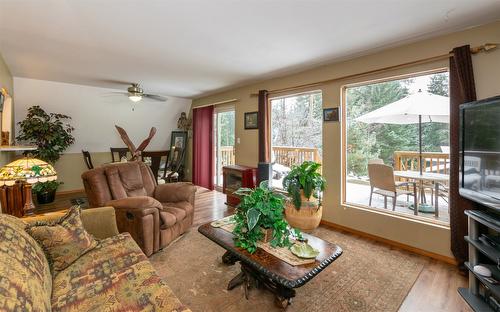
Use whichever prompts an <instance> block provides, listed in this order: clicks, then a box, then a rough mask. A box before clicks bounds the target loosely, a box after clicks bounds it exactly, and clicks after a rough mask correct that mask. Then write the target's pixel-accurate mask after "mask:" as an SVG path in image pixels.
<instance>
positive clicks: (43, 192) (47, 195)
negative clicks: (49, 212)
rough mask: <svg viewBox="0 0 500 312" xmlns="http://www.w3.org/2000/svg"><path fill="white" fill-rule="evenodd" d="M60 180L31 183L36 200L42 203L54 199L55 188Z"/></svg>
mask: <svg viewBox="0 0 500 312" xmlns="http://www.w3.org/2000/svg"><path fill="white" fill-rule="evenodd" d="M60 184H62V182H57V181H47V182H39V183H36V184H35V185H33V188H32V189H33V192H35V194H36V202H37V203H39V204H41V205H43V204H48V203H51V202H53V201H54V199H55V196H56V190H57V188H58V187H59V185H60Z"/></svg>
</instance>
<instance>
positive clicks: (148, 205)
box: [82, 161, 196, 256]
mask: <svg viewBox="0 0 500 312" xmlns="http://www.w3.org/2000/svg"><path fill="white" fill-rule="evenodd" d="M82 180H83V185H84V187H85V192H86V193H87V197H88V200H89V205H90V207H102V206H113V207H114V208H115V210H116V221H117V225H118V230H119V231H120V232H128V233H130V235H131V236H132V237H133V238H134V240H135V241H136V242H137V244H138V245H139V246H140V247H141V249H142V250H143V252H144V253H145V254H146V255H147V256H150V255H151V254H153V253H154V252H157V251H158V250H160V249H161V248H163V247H165V246H167V245H168V244H169V243H170V242H172V241H173V240H174V239H176V238H177V237H179V236H180V235H181V234H183V233H184V232H186V231H187V230H188V229H189V228H190V227H191V225H192V224H193V215H194V194H195V192H196V188H195V187H194V186H193V185H192V184H190V183H182V182H181V183H169V184H161V185H158V183H157V181H156V179H155V177H154V176H153V173H152V171H151V169H150V168H149V167H148V166H147V165H146V164H144V163H143V162H140V161H132V162H127V163H113V164H107V165H103V166H101V167H98V168H95V169H92V170H89V171H87V172H84V173H83V174H82Z"/></svg>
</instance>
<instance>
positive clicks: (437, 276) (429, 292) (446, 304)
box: [40, 188, 472, 312]
mask: <svg viewBox="0 0 500 312" xmlns="http://www.w3.org/2000/svg"><path fill="white" fill-rule="evenodd" d="M81 196H85V193H74V194H66V195H63V196H59V197H58V198H56V201H55V202H54V203H53V204H51V205H47V206H45V207H40V208H41V209H40V210H43V212H49V211H54V210H60V209H65V208H68V207H69V206H71V203H70V200H71V199H72V198H75V197H81ZM225 201H226V196H225V195H224V194H222V193H220V192H217V191H209V190H206V189H202V188H199V189H198V192H197V195H196V203H195V214H194V225H193V226H195V227H198V226H200V225H201V224H204V223H206V222H210V221H213V220H216V219H220V218H223V217H225V216H227V215H230V214H232V213H233V211H234V209H233V208H228V206H227V205H225ZM344 233H345V232H344ZM349 235H353V236H356V235H354V234H349ZM359 239H363V240H367V241H372V243H373V244H374V245H380V244H383V243H380V242H376V241H374V240H371V239H369V238H364V237H363V238H361V237H359ZM391 248H396V247H391ZM405 252H407V251H405ZM422 258H425V259H426V261H427V264H426V265H425V267H424V269H423V270H422V272H421V273H420V276H419V277H418V279H417V280H416V282H415V284H414V285H413V287H412V289H411V290H410V292H409V293H408V296H407V297H406V299H405V300H404V302H403V304H402V305H401V307H400V310H399V311H402V312H434V311H436V312H446V311H450V312H451V311H453V312H458V311H466V312H470V311H472V309H470V308H469V307H468V305H467V304H466V303H465V302H464V301H463V300H462V298H461V297H460V295H459V294H458V292H457V288H458V287H463V286H466V285H467V278H466V277H464V276H462V275H460V274H459V273H458V270H457V269H456V267H454V266H452V265H449V264H447V263H444V262H440V261H437V260H434V259H431V258H426V257H422Z"/></svg>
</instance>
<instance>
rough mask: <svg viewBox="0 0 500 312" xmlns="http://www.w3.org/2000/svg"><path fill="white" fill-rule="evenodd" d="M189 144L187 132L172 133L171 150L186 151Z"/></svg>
mask: <svg viewBox="0 0 500 312" xmlns="http://www.w3.org/2000/svg"><path fill="white" fill-rule="evenodd" d="M186 143H187V131H172V134H171V136H170V148H171V149H172V148H173V147H175V148H176V149H182V150H184V149H185V148H186Z"/></svg>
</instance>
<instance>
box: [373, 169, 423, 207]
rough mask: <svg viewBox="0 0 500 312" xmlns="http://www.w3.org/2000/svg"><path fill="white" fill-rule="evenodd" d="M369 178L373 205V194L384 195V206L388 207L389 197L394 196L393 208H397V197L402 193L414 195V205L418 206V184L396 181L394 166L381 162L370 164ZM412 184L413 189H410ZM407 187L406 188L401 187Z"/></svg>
mask: <svg viewBox="0 0 500 312" xmlns="http://www.w3.org/2000/svg"><path fill="white" fill-rule="evenodd" d="M368 178H369V179H370V201H369V203H368V205H369V206H371V205H372V198H373V194H378V195H382V196H384V208H385V209H387V197H390V198H392V210H393V211H394V210H395V209H396V198H397V197H398V196H400V195H407V196H409V195H413V200H414V205H415V207H417V184H416V183H415V182H409V181H404V182H396V180H395V179H394V168H392V167H391V166H388V165H384V164H381V163H369V164H368ZM410 186H412V189H410ZM401 187H406V188H407V189H406V190H402V189H400V188H401Z"/></svg>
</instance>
